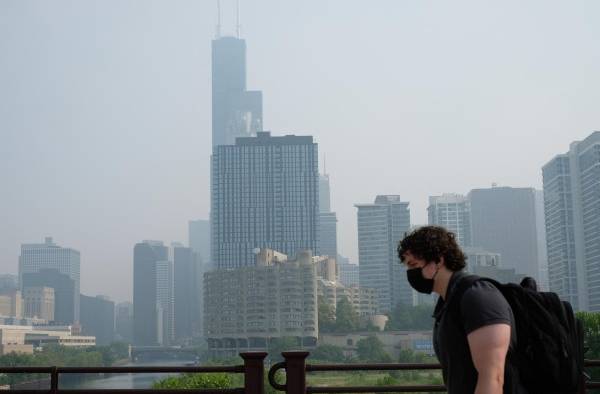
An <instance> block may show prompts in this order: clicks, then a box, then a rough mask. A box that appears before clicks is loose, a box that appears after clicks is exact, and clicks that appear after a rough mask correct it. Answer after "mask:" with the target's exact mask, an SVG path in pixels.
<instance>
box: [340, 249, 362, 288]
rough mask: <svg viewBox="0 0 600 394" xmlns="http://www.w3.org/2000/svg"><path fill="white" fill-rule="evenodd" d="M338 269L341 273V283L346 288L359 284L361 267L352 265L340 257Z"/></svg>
mask: <svg viewBox="0 0 600 394" xmlns="http://www.w3.org/2000/svg"><path fill="white" fill-rule="evenodd" d="M337 261H338V269H339V272H340V282H342V284H343V285H344V286H352V285H357V286H358V284H359V271H360V269H359V267H358V264H352V263H350V262H349V261H348V259H347V258H344V257H342V256H340V255H338V260H337Z"/></svg>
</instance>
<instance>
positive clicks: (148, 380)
mask: <svg viewBox="0 0 600 394" xmlns="http://www.w3.org/2000/svg"><path fill="white" fill-rule="evenodd" d="M189 362H190V361H186V360H173V359H170V360H168V359H167V360H152V361H147V362H137V363H128V364H125V365H126V366H135V367H139V366H148V365H151V366H169V367H171V366H179V365H189V364H188V363H189ZM169 375H170V374H164V373H136V374H126V373H123V374H111V375H110V376H106V377H103V378H98V379H86V380H84V381H81V382H77V383H67V382H65V383H64V384H63V383H62V382H61V384H60V387H63V388H66V389H148V388H151V387H152V383H154V382H155V381H156V380H160V379H163V378H165V377H167V376H169ZM171 375H176V374H171Z"/></svg>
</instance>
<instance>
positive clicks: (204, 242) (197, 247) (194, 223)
mask: <svg viewBox="0 0 600 394" xmlns="http://www.w3.org/2000/svg"><path fill="white" fill-rule="evenodd" d="M188 246H189V247H190V248H192V250H193V251H194V253H196V255H197V256H198V257H199V258H200V262H201V263H202V264H203V265H204V266H210V221H208V220H202V219H199V220H190V221H189V222H188Z"/></svg>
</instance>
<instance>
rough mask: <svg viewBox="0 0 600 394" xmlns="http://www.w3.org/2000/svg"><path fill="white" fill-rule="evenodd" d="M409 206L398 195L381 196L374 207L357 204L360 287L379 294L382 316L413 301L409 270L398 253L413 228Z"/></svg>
mask: <svg viewBox="0 0 600 394" xmlns="http://www.w3.org/2000/svg"><path fill="white" fill-rule="evenodd" d="M408 205H409V203H408V202H403V201H401V199H400V196H397V195H385V196H384V195H381V196H377V197H376V198H375V202H374V203H373V204H358V205H356V207H357V208H358V214H357V218H358V255H359V279H360V286H361V287H365V288H370V289H374V290H375V291H376V293H377V297H378V305H379V308H380V311H381V312H382V313H386V312H390V311H391V310H392V309H393V308H394V306H396V305H397V304H406V305H411V304H412V302H413V301H412V299H413V294H412V288H411V287H410V285H409V284H408V281H407V279H406V268H405V267H404V266H403V265H402V264H401V262H400V259H399V258H398V254H397V250H396V249H397V246H398V242H399V241H400V240H401V239H402V238H403V237H404V234H405V233H406V232H407V231H408V230H409V229H410V210H409V207H408Z"/></svg>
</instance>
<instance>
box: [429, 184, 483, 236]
mask: <svg viewBox="0 0 600 394" xmlns="http://www.w3.org/2000/svg"><path fill="white" fill-rule="evenodd" d="M427 213H428V218H429V224H430V225H436V226H442V227H444V228H446V229H447V230H448V231H452V232H453V233H454V234H455V235H456V240H457V241H458V243H459V244H460V245H461V246H471V245H472V240H471V209H470V204H469V199H468V198H467V197H465V196H463V195H460V194H443V195H441V196H431V197H429V207H428V208H427Z"/></svg>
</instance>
